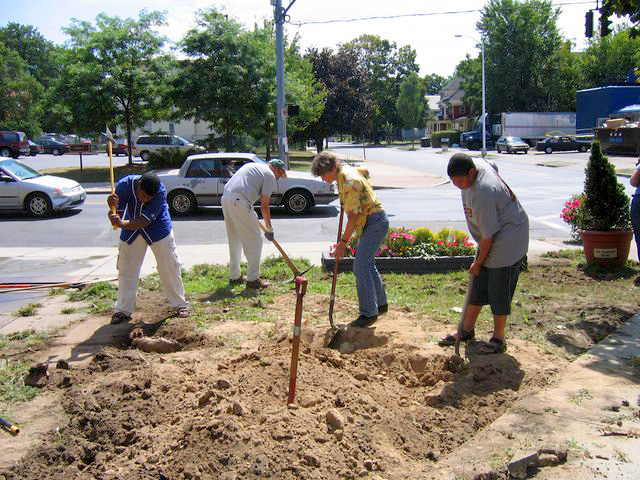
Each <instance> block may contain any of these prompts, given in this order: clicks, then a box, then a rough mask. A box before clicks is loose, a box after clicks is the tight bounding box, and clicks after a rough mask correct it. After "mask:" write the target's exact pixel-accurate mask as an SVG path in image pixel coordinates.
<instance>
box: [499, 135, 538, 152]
mask: <svg viewBox="0 0 640 480" xmlns="http://www.w3.org/2000/svg"><path fill="white" fill-rule="evenodd" d="M529 148H530V147H529V144H528V143H526V142H525V141H524V140H522V139H521V138H520V137H505V136H502V137H500V138H499V139H498V140H496V151H497V152H498V153H502V151H503V150H504V151H505V152H507V153H518V152H524V153H527V152H528V151H529Z"/></svg>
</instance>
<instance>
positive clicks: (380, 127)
mask: <svg viewBox="0 0 640 480" xmlns="http://www.w3.org/2000/svg"><path fill="white" fill-rule="evenodd" d="M345 53H350V54H352V55H354V56H355V58H356V59H357V64H358V65H359V67H360V68H361V69H362V71H364V72H365V75H366V79H367V85H366V87H367V90H368V93H369V98H370V100H369V99H367V102H369V101H370V102H372V105H371V108H368V109H367V111H366V112H364V111H362V112H360V114H359V115H358V119H359V122H358V124H357V125H358V128H360V129H365V131H366V133H369V134H371V135H372V136H373V137H374V141H377V140H378V134H379V133H380V132H383V131H384V124H385V123H386V122H391V123H392V124H394V125H400V123H401V121H400V119H399V117H398V114H397V112H396V108H395V99H396V98H398V93H399V90H400V82H402V80H403V79H404V77H405V76H406V75H408V74H409V73H410V72H418V70H419V68H418V65H417V64H416V52H415V50H413V49H412V48H411V47H409V46H408V45H407V46H404V47H401V48H399V49H398V48H397V46H396V44H395V43H391V42H389V41H388V40H384V39H382V38H380V37H378V36H376V35H361V36H360V37H358V38H356V39H355V40H352V41H350V42H348V43H345V44H343V45H341V46H340V48H339V51H338V54H345Z"/></svg>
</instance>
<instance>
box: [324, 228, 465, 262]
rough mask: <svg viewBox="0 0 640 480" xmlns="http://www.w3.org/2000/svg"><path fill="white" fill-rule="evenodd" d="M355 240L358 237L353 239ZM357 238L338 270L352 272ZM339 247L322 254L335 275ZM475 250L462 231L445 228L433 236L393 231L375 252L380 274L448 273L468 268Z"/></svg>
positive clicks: (424, 231)
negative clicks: (335, 255) (335, 254)
mask: <svg viewBox="0 0 640 480" xmlns="http://www.w3.org/2000/svg"><path fill="white" fill-rule="evenodd" d="M354 237H355V235H354ZM358 240H359V239H358V238H352V239H351V240H350V241H349V244H348V245H347V251H346V254H345V256H344V257H343V258H341V259H340V262H339V266H338V270H339V271H340V272H345V271H351V270H352V268H353V260H354V255H355V254H356V252H357V245H358ZM335 247H336V245H335V244H334V245H333V246H332V247H331V250H330V252H328V253H327V252H325V253H323V254H322V265H323V268H324V269H325V270H327V271H332V270H333V267H334V264H335V259H334V258H333V257H334V251H335ZM474 254H475V246H474V245H473V244H472V243H471V242H470V241H469V237H468V235H467V234H466V233H465V232H463V231H461V230H450V229H448V228H443V229H442V230H440V231H439V232H438V233H434V232H432V231H431V230H429V229H428V228H417V229H415V230H412V229H407V228H392V229H390V230H389V233H387V235H386V237H385V238H384V240H383V242H382V245H381V246H380V248H379V249H378V252H376V257H377V258H376V265H377V268H378V270H379V271H380V272H407V273H426V272H449V271H452V270H461V269H466V268H469V266H470V265H471V262H472V261H473V256H474Z"/></svg>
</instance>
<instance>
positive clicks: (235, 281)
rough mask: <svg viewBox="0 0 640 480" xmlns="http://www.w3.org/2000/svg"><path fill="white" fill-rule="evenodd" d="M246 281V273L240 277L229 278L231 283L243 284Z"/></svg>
mask: <svg viewBox="0 0 640 480" xmlns="http://www.w3.org/2000/svg"><path fill="white" fill-rule="evenodd" d="M246 281H247V279H246V278H244V275H240V276H239V277H238V278H230V279H229V283H230V284H231V285H241V284H243V283H244V282H246Z"/></svg>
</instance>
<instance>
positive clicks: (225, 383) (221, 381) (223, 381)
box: [216, 378, 231, 390]
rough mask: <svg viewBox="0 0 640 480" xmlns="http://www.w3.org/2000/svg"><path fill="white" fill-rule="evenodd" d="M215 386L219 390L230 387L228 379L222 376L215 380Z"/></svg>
mask: <svg viewBox="0 0 640 480" xmlns="http://www.w3.org/2000/svg"><path fill="white" fill-rule="evenodd" d="M216 387H218V388H220V389H221V390H227V389H229V388H231V383H229V381H228V380H226V379H224V378H220V379H218V381H216Z"/></svg>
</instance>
